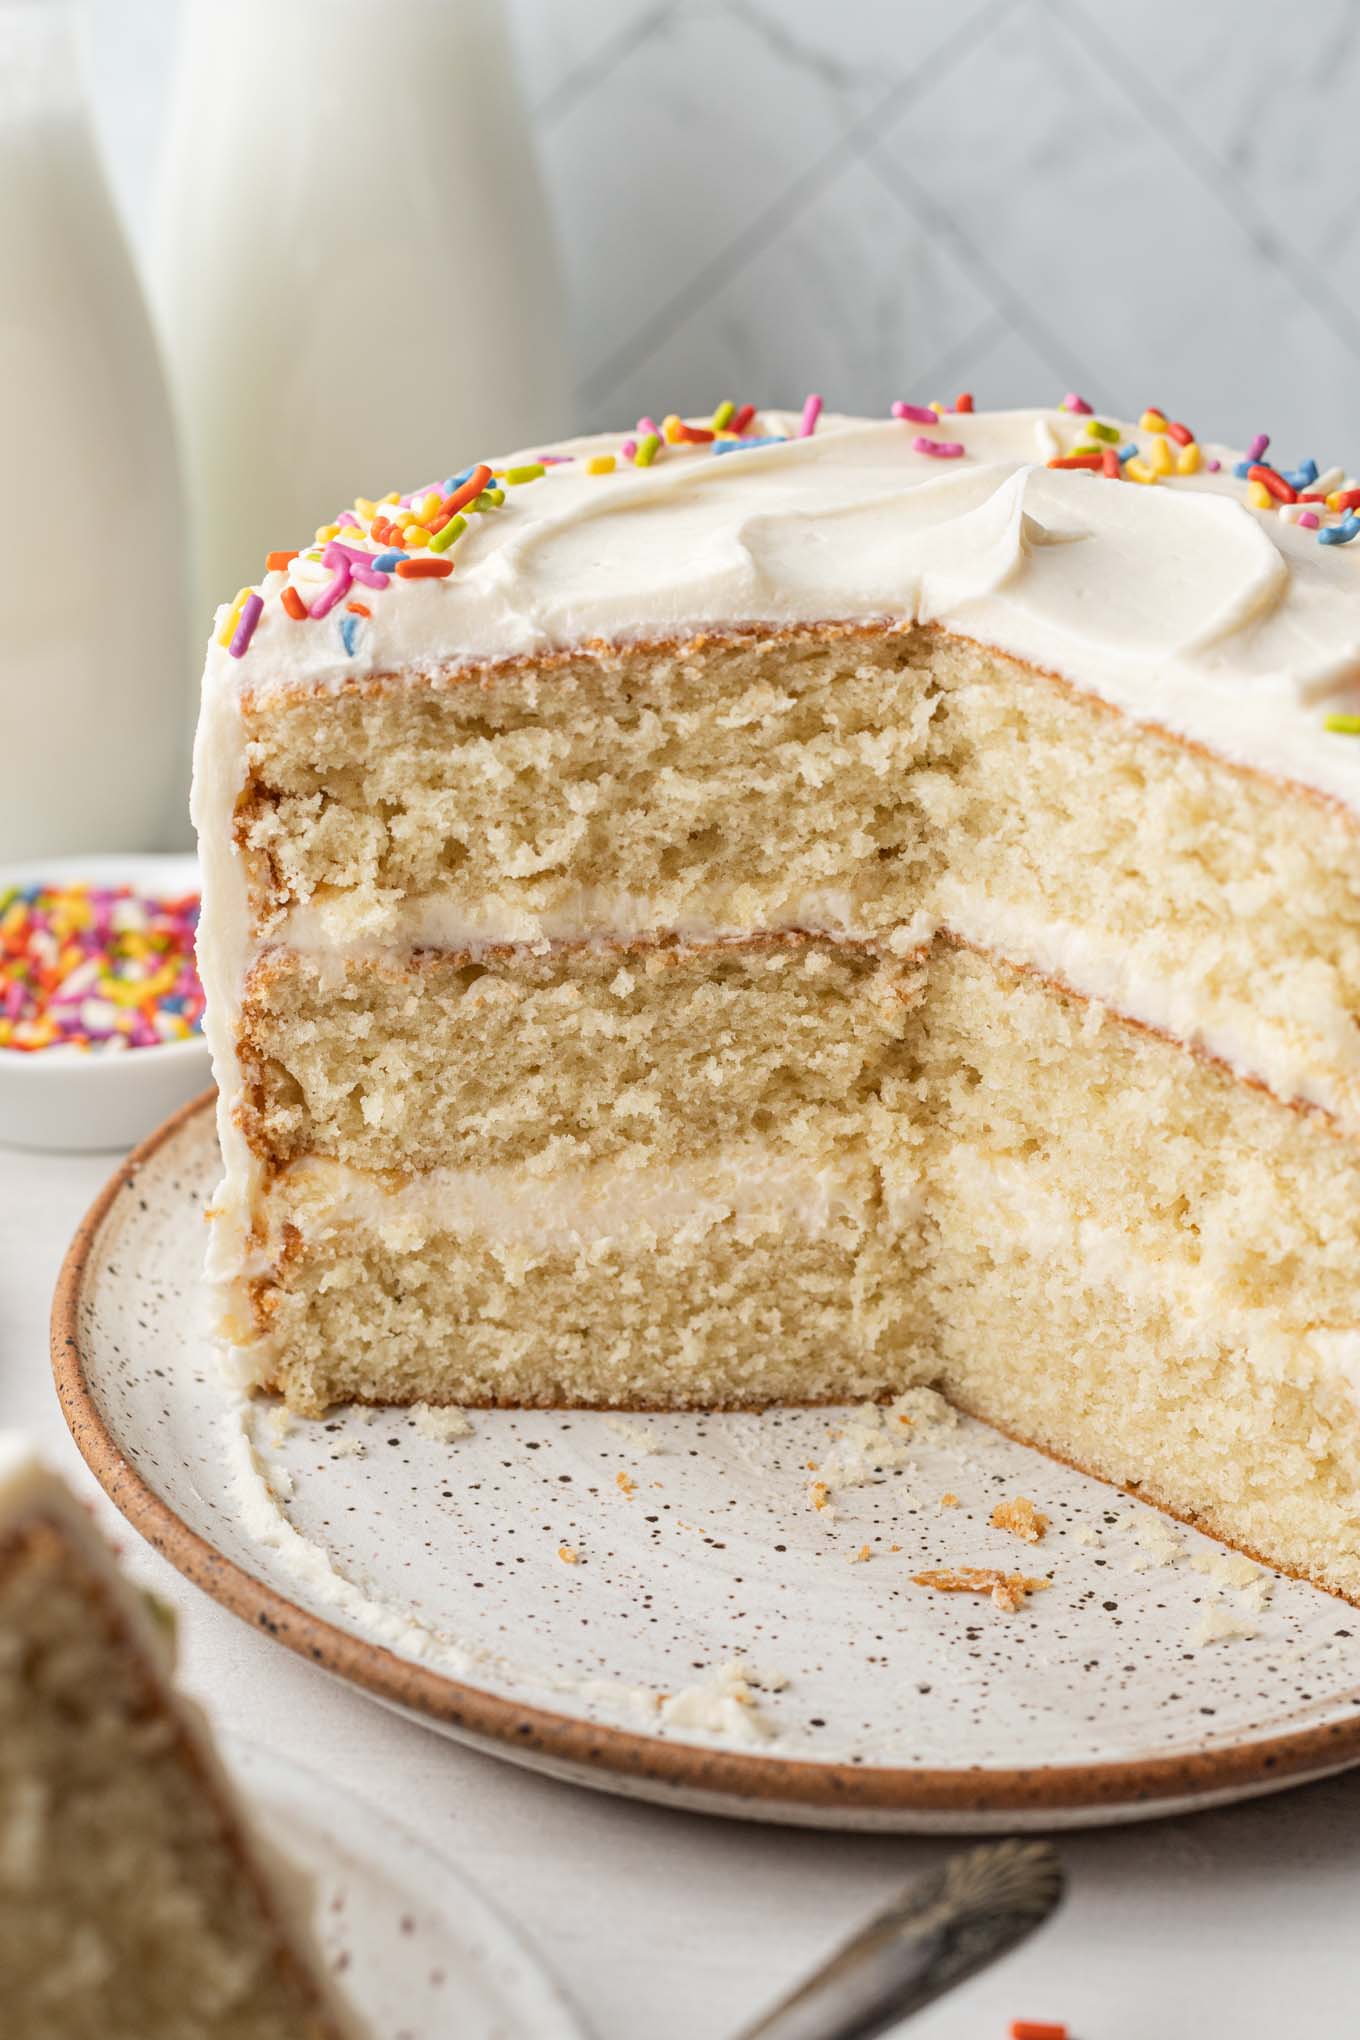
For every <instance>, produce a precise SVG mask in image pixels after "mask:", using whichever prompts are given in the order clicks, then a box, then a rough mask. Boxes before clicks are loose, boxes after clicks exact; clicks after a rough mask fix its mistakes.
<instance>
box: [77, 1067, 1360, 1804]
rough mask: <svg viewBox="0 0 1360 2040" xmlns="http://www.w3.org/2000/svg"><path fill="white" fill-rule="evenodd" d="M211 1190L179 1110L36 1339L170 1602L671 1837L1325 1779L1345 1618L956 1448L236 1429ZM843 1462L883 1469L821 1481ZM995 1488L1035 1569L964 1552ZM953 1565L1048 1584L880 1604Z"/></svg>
mask: <svg viewBox="0 0 1360 2040" xmlns="http://www.w3.org/2000/svg"><path fill="white" fill-rule="evenodd" d="M216 1172H217V1155H216V1146H215V1141H214V1136H213V1129H212V1121H211V1115H210V1113H209V1112H208V1111H207V1109H206V1104H205V1103H200V1104H199V1105H198V1106H191V1107H189V1108H186V1110H185V1111H184V1112H182V1113H181V1114H179V1115H178V1116H177V1117H176V1118H174V1119H172V1120H170V1121H169V1122H168V1123H167V1124H166V1126H165V1127H164V1128H163V1129H162V1130H161V1132H160V1133H158V1134H157V1135H155V1136H153V1138H152V1139H151V1140H150V1141H148V1142H146V1143H145V1144H144V1145H143V1146H142V1147H141V1148H140V1149H139V1150H138V1151H137V1152H136V1153H135V1154H134V1155H133V1156H132V1158H131V1160H130V1161H129V1162H128V1163H127V1164H126V1165H125V1167H124V1168H123V1169H122V1170H120V1171H119V1173H118V1174H117V1176H115V1178H114V1179H113V1181H112V1182H111V1183H110V1184H109V1186H108V1188H107V1189H106V1190H105V1192H104V1193H103V1195H102V1196H101V1197H100V1199H99V1200H98V1202H97V1203H96V1205H95V1207H94V1209H93V1210H92V1211H91V1213H90V1215H89V1217H88V1218H87V1220H86V1221H85V1223H84V1225H83V1226H82V1227H81V1230H80V1232H79V1233H78V1235H77V1237H76V1240H75V1242H74V1244H73V1246H72V1249H71V1252H70V1255H69V1257H68V1260H67V1264H66V1268H65V1270H64V1273H63V1276H62V1281H61V1284H60V1286H59V1289H58V1293H57V1299H56V1305H55V1313H54V1355H55V1366H56V1375H57V1384H58V1388H59V1391H60V1394H61V1398H62V1402H63V1404H64V1406H65V1409H66V1413H67V1417H68V1420H69V1422H70V1425H71V1428H72V1431H73V1432H74V1434H75V1437H76V1440H77V1442H78V1444H79V1445H80V1447H81V1450H82V1451H83V1452H84V1455H85V1457H86V1459H87V1460H88V1462H89V1464H90V1466H91V1467H92V1468H93V1469H94V1472H95V1473H96V1475H97V1476H98V1477H99V1479H100V1481H101V1482H102V1483H103V1485H104V1487H105V1488H106V1489H107V1490H108V1492H109V1494H110V1495H111V1496H112V1498H113V1500H114V1501H115V1502H116V1503H117V1504H118V1506H119V1507H120V1508H121V1509H122V1511H123V1513H124V1514H125V1515H126V1516H127V1517H128V1518H129V1520H130V1521H131V1522H132V1523H134V1524H135V1525H136V1527H137V1528H138V1529H139V1530H141V1531H142V1532H143V1534H144V1535H145V1536H147V1537H148V1538H149V1539H150V1540H151V1542H152V1543H153V1544H154V1545H156V1547H157V1548H158V1549H159V1550H160V1551H162V1552H163V1553H164V1554H165V1555H166V1557H168V1558H169V1559H170V1560H171V1561H172V1563H174V1564H175V1565H177V1566H178V1567H179V1568H180V1569H181V1571H183V1572H184V1573H186V1574H187V1575H188V1576H189V1577H190V1578H191V1579H193V1580H195V1581H197V1582H198V1584H199V1585H200V1586H202V1587H203V1588H204V1589H205V1590H206V1591H207V1592H208V1593H211V1594H213V1595H214V1596H216V1598H217V1599H219V1600H220V1601H222V1602H224V1603H225V1604H226V1606H228V1607H230V1608H232V1609H233V1610H234V1611H235V1612H236V1613H237V1614H239V1615H241V1616H242V1617H244V1618H245V1619H246V1620H247V1621H250V1622H252V1623H256V1624H258V1625H259V1626H261V1627H262V1628H264V1629H266V1630H268V1631H269V1632H270V1633H271V1634H272V1635H274V1636H275V1637H277V1639H278V1640H279V1642H280V1643H283V1644H285V1645H287V1646H288V1647H289V1648H290V1649H293V1650H296V1651H299V1652H301V1653H302V1654H303V1655H304V1656H306V1657H308V1658H310V1659H313V1660H314V1661H316V1662H318V1663H320V1664H322V1665H324V1666H326V1667H327V1668H328V1669H329V1670H330V1671H332V1672H334V1673H335V1674H336V1675H337V1676H338V1677H340V1678H342V1679H346V1680H349V1681H350V1682H351V1683H353V1684H354V1685H356V1686H360V1687H362V1688H364V1689H365V1690H366V1691H367V1692H369V1693H371V1694H374V1695H375V1696H376V1697H378V1698H379V1699H381V1700H384V1701H387V1702H389V1703H390V1704H392V1705H394V1706H397V1707H400V1708H403V1709H405V1710H406V1711H408V1712H409V1713H411V1714H413V1715H415V1716H417V1717H419V1718H420V1719H422V1720H424V1721H426V1722H428V1724H429V1725H430V1726H431V1727H434V1728H437V1729H441V1730H443V1731H444V1732H446V1733H448V1734H450V1735H454V1736H458V1737H460V1738H462V1739H463V1740H464V1741H467V1742H470V1743H473V1744H475V1745H477V1746H479V1747H481V1748H483V1749H486V1750H489V1751H492V1752H494V1753H496V1754H498V1755H501V1756H506V1757H510V1758H512V1759H514V1760H515V1761H517V1762H520V1763H524V1764H530V1765H535V1766H537V1767H539V1768H541V1769H543V1770H547V1771H551V1772H553V1773H554V1774H555V1775H557V1776H560V1777H567V1778H571V1779H575V1780H577V1781H578V1782H580V1783H583V1784H591V1785H597V1786H603V1787H606V1788H608V1789H610V1790H613V1791H618V1792H626V1793H632V1794H636V1795H641V1796H645V1797H648V1798H653V1799H661V1800H668V1801H671V1802H673V1803H675V1804H677V1805H683V1806H687V1807H691V1808H696V1809H702V1810H706V1811H711V1812H719V1813H728V1814H744V1815H746V1816H748V1817H755V1818H761V1819H767V1820H786V1821H802V1822H808V1823H817V1824H825V1825H831V1826H839V1827H865V1828H898V1829H915V1830H923V1831H924V1830H935V1831H944V1830H965V1829H971V1830H978V1829H985V1828H989V1827H993V1828H1001V1827H1005V1828H1015V1827H1022V1826H1035V1827H1055V1826H1061V1825H1079V1824H1088V1823H1095V1822H1100V1821H1110V1820H1119V1819H1128V1818H1132V1817H1137V1816H1146V1815H1150V1814H1161V1813H1169V1812H1172V1811H1179V1810H1185V1809H1187V1808H1190V1807H1193V1806H1204V1805H1211V1804H1219V1803H1222V1802H1223V1801H1225V1800H1228V1799H1231V1798H1235V1797H1240V1796H1245V1795H1248V1794H1250V1793H1254V1792H1263V1791H1269V1790H1272V1789H1274V1788H1276V1787H1278V1786H1281V1785H1284V1784H1287V1783H1292V1782H1297V1781H1299V1780H1302V1779H1304V1778H1315V1777H1319V1776H1321V1775H1323V1774H1324V1773H1326V1772H1328V1771H1332V1770H1337V1769H1340V1768H1341V1767H1342V1766H1344V1765H1346V1764H1349V1763H1354V1762H1356V1761H1357V1760H1360V1615H1357V1613H1356V1611H1355V1610H1353V1609H1352V1608H1350V1607H1349V1606H1348V1605H1346V1604H1345V1603H1343V1602H1340V1601H1336V1600H1333V1599H1331V1598H1330V1597H1328V1596H1327V1595H1324V1594H1320V1593H1318V1592H1316V1591H1315V1590H1314V1589H1312V1588H1310V1587H1307V1586H1305V1585H1302V1584H1301V1583H1299V1582H1298V1581H1293V1580H1278V1581H1277V1580H1275V1579H1274V1577H1273V1576H1272V1575H1269V1574H1261V1576H1259V1577H1254V1578H1251V1579H1245V1578H1244V1577H1243V1576H1244V1575H1246V1574H1256V1573H1258V1572H1259V1569H1258V1568H1253V1567H1251V1566H1250V1565H1248V1564H1247V1563H1246V1562H1245V1561H1241V1560H1237V1561H1235V1562H1234V1561H1232V1560H1231V1559H1230V1558H1228V1557H1227V1556H1225V1554H1224V1553H1223V1552H1222V1551H1221V1549H1220V1547H1218V1546H1216V1545H1214V1544H1212V1543H1210V1542H1209V1541H1208V1540H1207V1539H1205V1538H1202V1537H1198V1536H1196V1535H1194V1534H1193V1533H1191V1532H1188V1531H1184V1530H1182V1529H1180V1528H1179V1527H1178V1526H1177V1525H1174V1524H1171V1523H1168V1522H1167V1521H1166V1519H1165V1518H1163V1517H1160V1516H1157V1515H1154V1514H1153V1513H1152V1512H1151V1511H1149V1510H1146V1509H1143V1508H1140V1507H1138V1506H1137V1505H1136V1504H1135V1503H1133V1502H1131V1501H1130V1500H1129V1499H1128V1498H1127V1497H1126V1496H1123V1495H1121V1494H1119V1493H1117V1492H1115V1491H1112V1490H1111V1489H1109V1488H1107V1487H1104V1486H1102V1485H1101V1484H1100V1483H1099V1482H1097V1481H1093V1480H1088V1479H1086V1478H1085V1477H1084V1476H1083V1475H1081V1474H1077V1473H1074V1472H1072V1471H1071V1470H1070V1469H1068V1468H1065V1467H1062V1466H1059V1465H1055V1464H1054V1463H1053V1462H1051V1461H1049V1460H1047V1459H1044V1458H1042V1457H1040V1456H1039V1455H1037V1454H1035V1453H1032V1452H1029V1451H1027V1450H1026V1449H1025V1448H1023V1447H1021V1446H1018V1445H1015V1444H1013V1443H1011V1442H1010V1441H1008V1440H1007V1439H1005V1438H1002V1437H999V1436H997V1435H996V1434H995V1433H993V1432H991V1431H989V1430H987V1429H985V1428H984V1427H983V1426H981V1425H977V1424H971V1423H966V1422H961V1423H958V1424H956V1425H955V1427H954V1428H952V1429H950V1428H948V1427H947V1426H942V1427H940V1428H935V1429H932V1428H930V1427H929V1426H928V1425H927V1424H925V1423H918V1424H917V1425H916V1426H915V1427H914V1428H913V1429H912V1430H911V1431H909V1432H905V1431H902V1430H901V1428H900V1427H899V1428H898V1431H897V1432H896V1433H895V1434H892V1435H890V1434H888V1433H887V1432H886V1431H885V1432H883V1433H882V1434H881V1435H878V1436H877V1439H875V1436H874V1435H873V1433H872V1430H871V1428H870V1425H866V1423H865V1420H864V1419H863V1417H862V1416H861V1417H859V1418H856V1417H855V1416H854V1415H853V1413H845V1412H840V1413H837V1412H834V1411H828V1410H825V1409H821V1410H774V1411H769V1412H767V1413H764V1414H759V1415H754V1414H730V1415H721V1416H702V1415H684V1416H670V1417H662V1418H650V1419H648V1420H647V1421H646V1422H643V1421H641V1420H639V1419H635V1418H616V1417H612V1416H609V1415H605V1414H602V1413H595V1412H588V1411H565V1412H553V1411H533V1412H517V1411H486V1412H484V1411H478V1412H475V1413H473V1414H472V1416H471V1418H470V1420H469V1424H470V1428H469V1430H468V1434H467V1435H466V1436H463V1437H452V1436H448V1435H443V1436H441V1435H440V1431H441V1425H440V1424H439V1423H438V1422H436V1421H432V1420H431V1418H430V1417H428V1416H426V1417H422V1415H421V1413H420V1412H418V1411H414V1412H413V1411H386V1410H379V1411H363V1410H348V1411H344V1412H341V1413H338V1414H337V1415H335V1416H334V1417H333V1418H331V1419H330V1420H328V1421H326V1422H323V1423H301V1422H297V1421H291V1420H289V1419H287V1418H286V1417H285V1416H283V1413H282V1412H281V1411H279V1410H277V1409H276V1408H275V1407H274V1406H272V1405H271V1404H269V1403H267V1402H265V1403H256V1404H253V1405H247V1404H245V1403H243V1402H242V1400H241V1399H240V1397H239V1396H238V1395H237V1394H236V1393H235V1392H234V1391H233V1390H232V1389H230V1388H229V1387H228V1386H227V1385H226V1384H225V1382H224V1381H223V1379H222V1376H221V1372H220V1370H219V1368H218V1365H217V1362H216V1359H215V1357H214V1355H213V1353H212V1351H211V1348H210V1345H209V1341H208V1338H207V1335H206V1330H205V1325H204V1302H203V1297H202V1292H201V1287H200V1283H199V1277H198V1268H199V1260H200V1256H201V1253H202V1250H203V1227H202V1223H201V1218H202V1212H203V1207H204V1205H205V1204H206V1202H207V1200H208V1197H209V1195H210V1193H211V1190H212V1187H213V1185H214V1182H215V1178H216ZM878 1421H879V1420H878V1418H877V1417H874V1418H872V1420H871V1422H872V1424H877V1423H878ZM847 1425H848V1433H849V1435H843V1436H842V1437H840V1438H839V1439H836V1438H833V1437H831V1436H829V1433H830V1432H832V1431H837V1430H840V1431H842V1432H845V1431H846V1430H847ZM442 1428H443V1430H444V1431H445V1432H446V1433H447V1432H448V1431H449V1430H451V1429H452V1428H456V1427H455V1426H450V1425H448V1424H445V1425H443V1427H442ZM865 1431H869V1432H870V1435H868V1437H867V1439H866V1437H865V1436H864V1435H863V1434H864V1432H865ZM902 1439H905V1440H906V1441H907V1442H906V1443H905V1445H903V1444H900V1443H898V1441H899V1440H902ZM894 1448H895V1449H894ZM875 1454H877V1455H878V1456H879V1457H884V1456H886V1457H888V1458H896V1459H897V1460H898V1461H899V1463H897V1464H893V1465H888V1466H885V1467H884V1468H883V1469H882V1470H881V1471H880V1472H879V1473H878V1474H876V1475H873V1474H870V1475H869V1477H868V1478H862V1479H861V1480H860V1481H859V1482H858V1483H856V1482H854V1481H852V1480H851V1479H850V1478H848V1477H846V1475H847V1473H848V1472H851V1471H856V1470H857V1471H858V1472H859V1473H860V1475H864V1474H866V1473H867V1472H868V1470H869V1466H870V1464H871V1462H872V1460H873V1458H874V1456H875ZM838 1462H839V1463H840V1465H841V1469H842V1471H841V1472H840V1473H838V1471H837V1465H838ZM818 1481H825V1482H826V1483H827V1489H828V1492H827V1493H824V1492H823V1491H822V1490H820V1489H818V1488H817V1487H816V1486H815V1483H816V1482H818ZM1018 1495H1023V1496H1027V1497H1029V1498H1031V1499H1032V1500H1033V1501H1034V1502H1035V1503H1036V1504H1037V1505H1038V1507H1039V1508H1040V1509H1042V1510H1043V1511H1044V1512H1045V1513H1046V1514H1047V1516H1048V1517H1049V1518H1050V1519H1051V1520H1050V1527H1049V1529H1048V1531H1047V1534H1046V1536H1045V1537H1044V1539H1043V1541H1042V1543H1041V1544H1038V1545H1035V1546H1029V1545H1026V1544H1023V1543H1020V1542H1018V1541H1017V1540H1016V1539H1015V1537H1013V1536H1010V1535H1008V1534H1007V1533H1006V1532H1004V1531H1002V1530H999V1529H996V1528H994V1527H993V1526H992V1524H991V1520H990V1519H991V1514H992V1510H993V1508H994V1506H995V1505H996V1503H997V1502H998V1501H999V1500H1004V1499H1011V1498H1014V1497H1016V1496H1018ZM946 1497H956V1498H957V1501H956V1502H955V1503H950V1502H948V1501H946ZM818 1500H823V1501H826V1502H827V1503H828V1505H827V1506H824V1507H821V1508H818V1507H817V1506H816V1502H817V1501H818ZM960 1566H978V1567H996V1568H1000V1569H1002V1570H1004V1571H1005V1572H1008V1573H1009V1572H1013V1571H1014V1572H1020V1573H1024V1574H1027V1575H1030V1576H1032V1577H1045V1578H1047V1579H1049V1580H1050V1582H1051V1584H1050V1585H1049V1586H1048V1587H1047V1589H1046V1590H1045V1591H1043V1592H1040V1593H1037V1594H1035V1595H1034V1596H1033V1597H1032V1598H1031V1599H1029V1600H1028V1601H1027V1602H1026V1604H1025V1605H1024V1606H1023V1607H1021V1608H1020V1609H1019V1610H1018V1612H1016V1613H1013V1614H1006V1613H1003V1612H1002V1611H1000V1610H998V1609H996V1608H994V1607H993V1606H992V1605H991V1602H990V1601H989V1600H987V1599H985V1598H979V1597H976V1596H974V1595H969V1594H962V1593H941V1592H937V1591H933V1590H932V1589H930V1588H928V1587H923V1586H919V1585H916V1584H915V1583H914V1581H913V1577H912V1576H913V1574H915V1573H918V1572H923V1571H926V1570H928V1569H930V1568H939V1567H960ZM1205 1568H1208V1570H1205ZM1214 1568H1218V1571H1217V1572H1215V1570H1214ZM1223 1632H1227V1633H1226V1634H1225V1633H1223ZM1211 1639H1212V1640H1211ZM734 1668H735V1669H734Z"/></svg>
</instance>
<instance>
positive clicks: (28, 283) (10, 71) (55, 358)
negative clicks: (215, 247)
mask: <svg viewBox="0 0 1360 2040" xmlns="http://www.w3.org/2000/svg"><path fill="white" fill-rule="evenodd" d="M0 190H3V192H4V194H5V196H4V199H3V202H0V447H2V448H3V488H4V506H5V539H4V543H3V545H0V857H5V858H30V857H42V856H47V855H55V854H57V853H60V852H71V851H76V852H78V851H82V850H90V851H98V850H147V849H156V848H159V847H160V846H161V845H162V844H163V843H164V842H165V841H166V840H167V837H168V836H170V835H171V834H174V833H176V819H177V816H178V813H179V810H180V809H181V808H182V806H183V799H184V790H185V789H186V788H187V784H188V710H187V688H186V684H185V672H186V665H187V661H186V659H185V646H186V637H185V614H184V557H183V554H184V542H183V515H182V508H181V502H180V495H179V478H178V473H177V469H176V459H175V447H174V440H173V436H172V431H171V423H170V411H169V405H168V401H167V398H166V393H165V388H164V384H163V380H162V377H161V371H160V364H159V361H158V358H157V355H156V350H155V344H154V341H153V339H152V334H151V327H150V323H149V321H148V318H147V314H146V308H145V306H144V304H143V302H142V299H141V295H140V293H139V290H138V287H137V282H136V279H135V277H134V274H133V270H132V265H131V261H130V258H129V256H128V252H127V248H126V246H125V244H124V241H123V237H122V234H121V231H120V229H119V226H118V222H117V220H116V219H115V216H114V213H113V208H112V205H111V203H110V200H109V196H108V192H107V190H106V188H105V185H104V179H103V175H102V173H101V170H100V167H99V163H98V160H97V158H96V155H95V151H94V143H93V139H92V133H91V127H90V121H89V117H88V113H87V108H86V103H85V97H84V92H83V88H82V78H81V70H80V64H79V61H78V50H77V46H76V37H75V29H74V23H73V20H72V12H71V9H70V8H69V7H67V6H65V5H62V4H60V0H0ZM181 779H182V784H181Z"/></svg>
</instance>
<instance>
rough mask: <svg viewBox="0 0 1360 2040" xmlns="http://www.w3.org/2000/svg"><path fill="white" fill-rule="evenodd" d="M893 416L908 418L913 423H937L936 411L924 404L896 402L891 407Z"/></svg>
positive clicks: (938, 420) (937, 415)
mask: <svg viewBox="0 0 1360 2040" xmlns="http://www.w3.org/2000/svg"><path fill="white" fill-rule="evenodd" d="M892 414H893V416H894V418H909V419H910V420H911V422H912V424H913V425H938V424H939V422H940V419H939V414H938V412H935V411H931V410H928V409H927V408H926V406H925V405H924V404H903V403H900V402H899V403H896V404H894V405H893V407H892Z"/></svg>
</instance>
